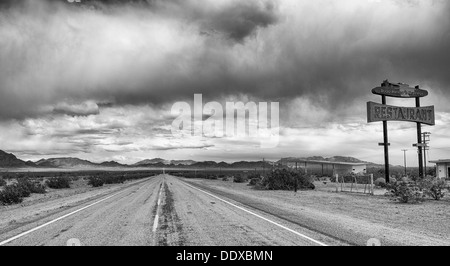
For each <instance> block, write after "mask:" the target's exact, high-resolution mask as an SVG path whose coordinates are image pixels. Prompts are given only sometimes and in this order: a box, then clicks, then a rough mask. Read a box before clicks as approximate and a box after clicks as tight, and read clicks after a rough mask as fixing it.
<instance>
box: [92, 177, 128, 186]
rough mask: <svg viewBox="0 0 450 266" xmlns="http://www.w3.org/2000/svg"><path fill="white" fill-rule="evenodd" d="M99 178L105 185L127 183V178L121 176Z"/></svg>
mask: <svg viewBox="0 0 450 266" xmlns="http://www.w3.org/2000/svg"><path fill="white" fill-rule="evenodd" d="M97 178H101V179H103V181H104V183H105V184H123V182H125V177H124V176H119V175H110V176H104V177H97Z"/></svg>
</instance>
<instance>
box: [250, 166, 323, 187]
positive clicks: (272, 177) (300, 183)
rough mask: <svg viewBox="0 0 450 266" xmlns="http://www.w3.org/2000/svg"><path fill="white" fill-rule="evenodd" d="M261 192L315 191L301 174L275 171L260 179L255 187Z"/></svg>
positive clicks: (284, 170)
mask: <svg viewBox="0 0 450 266" xmlns="http://www.w3.org/2000/svg"><path fill="white" fill-rule="evenodd" d="M255 188H256V189H263V190H297V189H301V190H303V189H315V186H314V184H313V183H312V181H311V180H310V179H309V178H308V177H307V176H306V175H305V174H303V173H301V172H298V171H290V170H287V169H277V170H275V171H273V172H272V173H270V174H269V175H268V176H267V177H265V178H263V179H261V181H260V182H258V183H257V184H256V186H255Z"/></svg>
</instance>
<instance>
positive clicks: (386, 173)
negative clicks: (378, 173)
mask: <svg viewBox="0 0 450 266" xmlns="http://www.w3.org/2000/svg"><path fill="white" fill-rule="evenodd" d="M381 102H382V104H383V105H386V96H385V95H383V96H381ZM383 140H384V143H383V146H384V176H385V180H386V183H389V178H390V176H391V175H390V173H389V172H390V171H389V140H388V129H387V120H384V121H383Z"/></svg>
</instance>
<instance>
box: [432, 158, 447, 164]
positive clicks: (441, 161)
mask: <svg viewBox="0 0 450 266" xmlns="http://www.w3.org/2000/svg"><path fill="white" fill-rule="evenodd" d="M430 163H436V164H437V163H450V159H444V160H437V161H430Z"/></svg>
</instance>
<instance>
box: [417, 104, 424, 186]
mask: <svg viewBox="0 0 450 266" xmlns="http://www.w3.org/2000/svg"><path fill="white" fill-rule="evenodd" d="M416 107H420V97H416ZM417 143H418V144H419V145H417V151H418V152H417V153H418V159H419V177H420V178H423V177H424V175H423V174H424V173H423V154H422V146H421V145H420V144H422V124H421V123H417Z"/></svg>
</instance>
